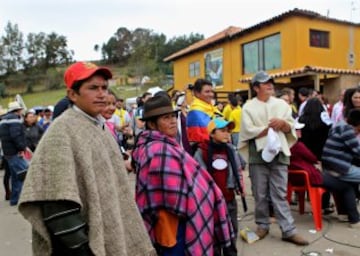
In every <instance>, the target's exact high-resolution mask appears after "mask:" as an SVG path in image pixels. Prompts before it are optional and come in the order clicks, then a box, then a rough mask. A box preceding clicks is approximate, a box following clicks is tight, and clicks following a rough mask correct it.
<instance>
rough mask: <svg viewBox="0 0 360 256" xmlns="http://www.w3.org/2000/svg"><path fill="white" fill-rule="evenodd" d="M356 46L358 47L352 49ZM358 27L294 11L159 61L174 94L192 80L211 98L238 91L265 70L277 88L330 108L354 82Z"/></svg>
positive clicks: (359, 53)
mask: <svg viewBox="0 0 360 256" xmlns="http://www.w3.org/2000/svg"><path fill="white" fill-rule="evenodd" d="M356 42H358V43H356ZM359 42H360V24H356V23H352V22H349V21H343V20H337V19H334V18H329V17H325V16H322V15H320V14H318V13H315V12H312V11H306V10H300V9H294V10H291V11H288V12H285V13H283V14H281V15H278V16H275V17H273V18H271V19H269V20H266V21H264V22H261V23H259V24H256V25H254V26H251V27H249V28H246V29H241V28H238V27H229V28H227V29H225V30H224V31H221V32H219V33H217V34H215V35H213V36H211V37H209V38H207V39H204V40H202V41H199V42H197V43H195V44H193V45H190V46H189V47H187V48H185V49H182V50H180V51H178V52H176V53H174V54H172V55H170V56H168V57H166V58H165V59H164V61H166V62H170V61H171V62H173V67H174V89H177V90H183V89H184V88H185V87H186V85H188V84H191V83H193V82H194V81H195V80H196V79H197V78H200V77H205V78H207V79H209V80H211V81H212V82H213V84H214V87H215V92H218V93H220V92H222V91H225V92H229V91H241V92H242V94H243V95H246V96H247V95H248V94H249V92H248V90H249V81H250V80H251V77H252V76H253V75H254V73H255V72H257V71H258V70H266V71H267V72H268V73H269V74H270V75H271V76H272V77H273V78H274V80H275V85H276V87H277V88H282V87H285V86H290V87H293V88H295V89H296V88H299V87H310V88H314V89H316V90H318V91H321V92H323V93H324V95H325V96H327V97H328V99H329V101H330V102H334V101H336V100H337V96H338V92H339V91H340V89H342V88H348V87H351V86H355V85H358V84H359V82H360V60H359V59H358V58H359V57H360V43H359Z"/></svg>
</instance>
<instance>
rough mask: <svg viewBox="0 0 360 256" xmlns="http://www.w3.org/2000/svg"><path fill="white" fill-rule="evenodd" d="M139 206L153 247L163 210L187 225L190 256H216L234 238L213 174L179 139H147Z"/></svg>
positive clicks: (138, 162)
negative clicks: (156, 227) (182, 145)
mask: <svg viewBox="0 0 360 256" xmlns="http://www.w3.org/2000/svg"><path fill="white" fill-rule="evenodd" d="M132 157H133V160H134V163H135V166H136V171H137V180H136V202H137V205H138V207H139V210H140V212H141V215H142V217H143V219H144V223H145V226H146V228H147V230H148V232H149V235H150V237H151V239H152V242H153V243H155V239H154V237H155V236H154V229H153V228H154V225H155V223H156V220H157V212H158V210H159V209H165V210H167V211H169V212H172V213H174V214H176V215H178V216H179V217H180V218H182V219H184V220H185V221H186V232H185V241H186V242H185V243H186V245H185V247H186V248H185V250H186V251H185V253H186V255H213V249H214V247H217V246H221V247H226V246H229V245H230V240H231V238H233V237H234V233H233V228H232V226H231V221H230V218H229V216H228V213H227V208H226V203H225V200H224V197H223V195H222V193H221V191H220V189H219V188H218V187H217V186H216V184H215V182H214V181H213V179H212V178H211V176H210V175H209V173H208V172H207V171H206V170H204V169H202V168H201V167H200V165H199V164H198V163H197V162H196V161H195V160H194V159H193V158H192V157H191V156H190V155H189V154H188V153H186V152H185V150H183V149H182V148H181V147H180V146H179V144H178V143H177V142H176V140H175V139H173V138H170V137H167V136H165V135H163V134H162V133H160V132H158V131H149V130H146V131H144V132H143V133H141V134H140V135H139V137H138V140H137V142H136V145H135V148H134V151H133V155H132Z"/></svg>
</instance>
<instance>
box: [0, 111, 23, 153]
mask: <svg viewBox="0 0 360 256" xmlns="http://www.w3.org/2000/svg"><path fill="white" fill-rule="evenodd" d="M0 140H1V145H2V149H3V153H4V155H5V156H13V155H16V154H17V153H18V152H20V151H24V150H25V148H26V142H25V134H24V128H23V122H22V120H21V118H20V117H19V116H18V115H16V114H14V113H8V114H6V115H4V116H2V117H1V120H0Z"/></svg>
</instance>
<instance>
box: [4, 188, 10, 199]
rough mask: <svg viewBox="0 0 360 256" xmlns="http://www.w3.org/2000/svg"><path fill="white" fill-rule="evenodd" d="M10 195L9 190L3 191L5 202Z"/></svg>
mask: <svg viewBox="0 0 360 256" xmlns="http://www.w3.org/2000/svg"><path fill="white" fill-rule="evenodd" d="M10 195H11V191H10V190H9V189H6V190H5V200H6V201H9V200H10Z"/></svg>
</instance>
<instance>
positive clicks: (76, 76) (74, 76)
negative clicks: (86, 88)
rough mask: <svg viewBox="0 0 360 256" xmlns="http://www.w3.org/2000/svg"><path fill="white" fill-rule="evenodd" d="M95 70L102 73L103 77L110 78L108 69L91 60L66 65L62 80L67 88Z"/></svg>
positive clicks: (92, 73)
mask: <svg viewBox="0 0 360 256" xmlns="http://www.w3.org/2000/svg"><path fill="white" fill-rule="evenodd" d="M96 72H99V73H100V74H102V75H103V76H104V77H105V79H110V78H112V74H111V71H110V69H108V68H105V67H98V66H96V65H95V64H94V63H91V62H76V63H74V64H72V65H71V66H70V67H68V68H67V69H66V71H65V74H64V81H65V84H66V87H67V88H71V87H72V86H73V85H74V82H76V81H81V80H85V79H87V78H89V77H91V76H92V75H94V74H95V73H96Z"/></svg>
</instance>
